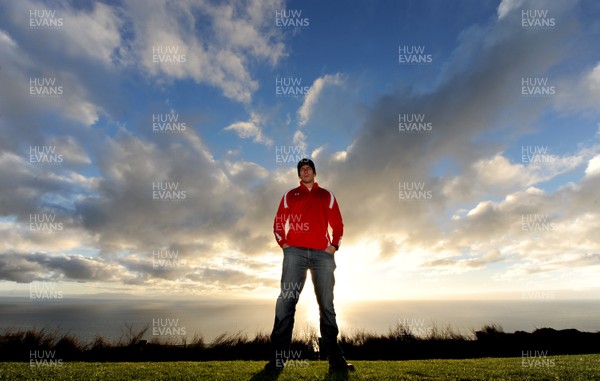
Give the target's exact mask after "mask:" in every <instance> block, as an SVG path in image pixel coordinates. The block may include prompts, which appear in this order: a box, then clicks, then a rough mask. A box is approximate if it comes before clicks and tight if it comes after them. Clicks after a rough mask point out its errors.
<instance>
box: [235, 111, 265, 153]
mask: <svg viewBox="0 0 600 381" xmlns="http://www.w3.org/2000/svg"><path fill="white" fill-rule="evenodd" d="M260 124H261V118H260V116H259V115H258V114H256V113H252V114H251V116H250V120H249V121H247V122H235V123H232V124H230V125H229V126H227V127H225V131H235V132H236V133H237V135H238V136H239V137H240V138H242V139H248V138H252V140H253V141H254V142H255V143H260V144H264V145H267V146H271V145H273V140H272V139H271V138H269V137H266V136H265V135H264V134H263V131H262V129H261V128H260V127H259V125H260Z"/></svg>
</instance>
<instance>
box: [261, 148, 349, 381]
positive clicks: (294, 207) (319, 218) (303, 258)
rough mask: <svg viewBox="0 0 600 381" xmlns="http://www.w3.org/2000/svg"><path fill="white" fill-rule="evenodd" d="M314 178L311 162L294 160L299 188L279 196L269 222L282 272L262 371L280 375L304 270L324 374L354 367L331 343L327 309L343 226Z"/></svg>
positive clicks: (334, 329)
mask: <svg viewBox="0 0 600 381" xmlns="http://www.w3.org/2000/svg"><path fill="white" fill-rule="evenodd" d="M316 174H317V173H316V170H315V164H314V163H313V162H312V160H310V159H306V158H305V159H302V160H300V162H299V163H298V177H299V179H300V186H299V187H297V188H294V189H292V190H290V191H288V192H286V193H285V194H284V195H283V197H282V199H281V202H280V203H279V209H278V210H277V215H276V216H275V221H274V224H273V231H274V233H275V239H276V240H277V243H278V244H279V246H280V247H281V248H282V249H283V271H282V274H281V293H280V294H279V297H278V298H277V305H276V307H275V323H274V325H273V332H272V333H271V346H272V350H273V353H272V356H271V359H270V361H269V363H267V365H266V366H265V369H266V370H275V371H280V370H282V369H283V367H284V364H285V362H286V360H288V359H289V357H290V356H289V355H290V354H291V353H290V350H289V348H290V344H291V342H292V330H293V328H294V315H295V312H296V304H297V303H298V298H299V297H300V293H301V292H302V288H303V287H304V282H305V281H306V273H307V270H310V275H311V279H312V283H313V285H314V288H315V294H316V297H317V302H318V303H319V325H320V330H321V337H322V339H323V340H322V342H323V344H324V345H325V347H326V351H327V352H328V355H329V356H328V358H329V369H330V370H354V366H353V365H352V364H349V363H347V362H346V359H345V358H344V356H343V353H342V349H341V348H340V346H339V344H338V342H337V335H338V333H339V331H338V326H337V323H336V320H335V310H334V308H333V286H334V284H335V277H334V275H333V272H334V270H335V252H336V251H337V250H338V248H339V245H340V240H341V239H342V234H343V231H344V224H343V222H342V215H341V213H340V209H339V207H338V204H337V201H336V199H335V197H334V196H333V193H331V192H330V191H328V190H326V189H325V188H321V187H320V186H319V185H318V184H317V183H316V182H315V176H316ZM329 226H331V229H332V234H331V236H330V234H329ZM286 227H287V231H286ZM321 350H323V348H321ZM293 360H299V359H293Z"/></svg>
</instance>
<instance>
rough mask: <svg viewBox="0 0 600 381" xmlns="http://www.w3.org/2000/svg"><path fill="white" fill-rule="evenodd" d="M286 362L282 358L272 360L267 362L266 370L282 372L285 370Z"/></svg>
mask: <svg viewBox="0 0 600 381" xmlns="http://www.w3.org/2000/svg"><path fill="white" fill-rule="evenodd" d="M283 367H284V363H283V361H282V359H277V360H271V361H269V362H268V363H266V364H265V372H277V373H279V372H281V371H283Z"/></svg>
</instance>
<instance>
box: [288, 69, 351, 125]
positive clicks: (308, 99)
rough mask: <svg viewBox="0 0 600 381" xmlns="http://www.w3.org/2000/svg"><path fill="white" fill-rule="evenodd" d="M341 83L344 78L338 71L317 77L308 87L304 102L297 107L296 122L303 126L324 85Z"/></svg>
mask: <svg viewBox="0 0 600 381" xmlns="http://www.w3.org/2000/svg"><path fill="white" fill-rule="evenodd" d="M343 83H344V80H343V78H342V75H341V74H340V73H336V74H334V75H330V74H327V75H325V76H323V77H319V78H317V79H316V80H315V81H314V82H313V84H312V85H311V86H310V88H309V89H308V92H307V93H306V95H305V97H304V102H303V103H302V106H300V108H299V109H298V124H299V125H300V126H304V125H305V124H306V123H307V122H308V120H309V119H310V117H311V115H312V113H313V109H314V107H316V105H317V102H318V100H319V97H320V96H321V92H322V91H323V89H324V88H325V87H326V86H339V85H341V84H343Z"/></svg>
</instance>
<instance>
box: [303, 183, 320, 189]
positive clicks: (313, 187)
mask: <svg viewBox="0 0 600 381" xmlns="http://www.w3.org/2000/svg"><path fill="white" fill-rule="evenodd" d="M300 188H302V189H306V190H309V189H308V187H307V186H306V185H304V183H303V182H302V181H300ZM315 188H319V184H318V183H317V182H316V181H315V182H314V184H313V186H312V189H315Z"/></svg>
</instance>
